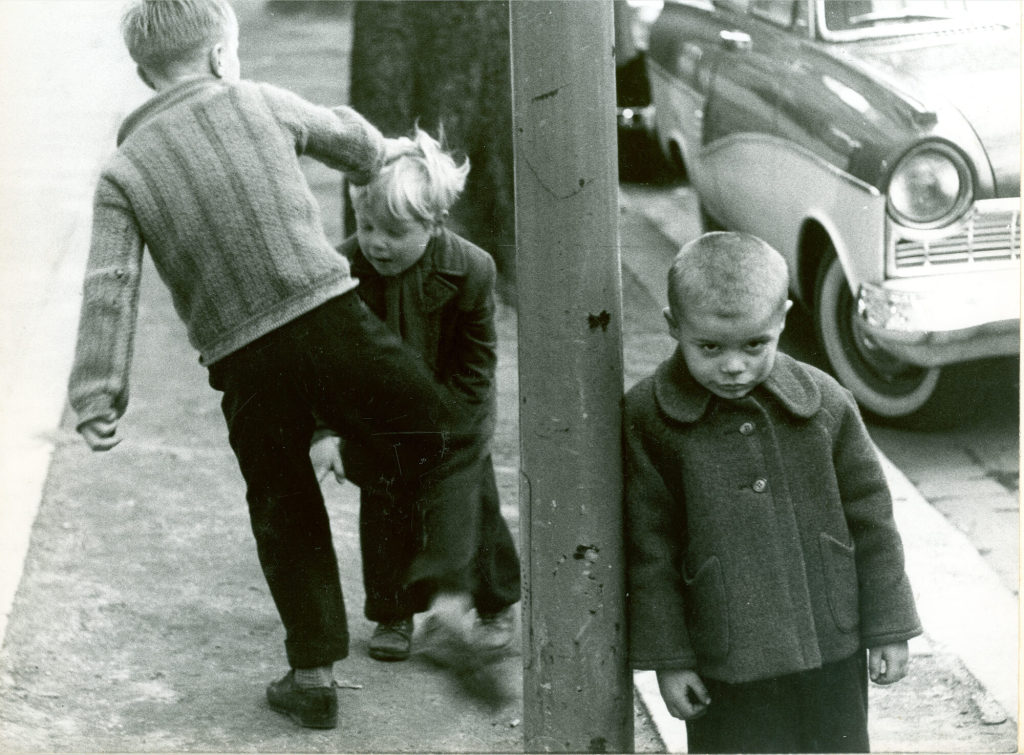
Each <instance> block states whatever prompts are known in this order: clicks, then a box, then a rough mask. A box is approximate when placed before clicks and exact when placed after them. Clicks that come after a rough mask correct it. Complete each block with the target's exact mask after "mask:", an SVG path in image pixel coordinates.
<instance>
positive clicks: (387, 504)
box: [359, 454, 520, 622]
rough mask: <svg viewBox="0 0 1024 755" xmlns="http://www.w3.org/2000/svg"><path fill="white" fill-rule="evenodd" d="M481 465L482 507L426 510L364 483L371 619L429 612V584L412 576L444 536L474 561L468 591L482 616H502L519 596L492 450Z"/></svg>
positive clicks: (478, 494) (362, 532)
mask: <svg viewBox="0 0 1024 755" xmlns="http://www.w3.org/2000/svg"><path fill="white" fill-rule="evenodd" d="M475 466H476V470H477V474H476V479H477V481H478V485H477V487H476V490H475V494H474V495H473V497H472V500H474V501H476V502H477V505H476V506H472V507H470V508H469V509H466V510H457V509H453V508H451V507H448V509H446V510H445V511H443V512H442V511H438V512H422V511H419V510H418V509H417V507H416V506H414V505H410V502H409V501H406V500H401V499H402V497H403V496H402V494H401V493H400V492H396V491H387V490H381V489H374V488H372V487H366V488H363V490H362V491H361V493H360V508H359V539H360V544H361V550H362V554H363V584H364V586H365V588H366V604H365V611H366V618H368V619H369V620H370V621H376V622H390V621H396V620H398V619H404V618H408V617H410V616H412V615H413V614H414V613H418V612H419V611H423V610H426V608H427V607H428V603H429V597H430V596H429V594H428V591H425V590H424V589H423V588H424V586H425V583H424V582H423V581H420V582H418V583H416V584H414V585H410V584H408V581H407V575H408V574H409V569H410V566H411V565H412V562H413V560H414V558H415V557H416V555H417V554H418V553H419V552H420V551H421V550H422V549H423V548H424V547H426V546H429V545H430V542H431V540H436V539H438V538H441V539H444V540H447V541H451V545H450V546H449V547H447V548H446V550H449V549H450V550H463V551H464V557H465V558H469V559H471V560H472V565H471V570H470V574H469V575H468V577H469V584H468V588H469V591H470V592H471V593H472V596H473V603H474V605H475V607H476V609H477V611H478V612H479V613H480V614H493V613H497V612H498V611H500V610H501V609H503V608H505V607H506V606H510V605H512V604H513V603H515V602H516V601H518V600H519V579H520V578H519V557H518V555H517V554H516V547H515V543H514V542H513V541H512V534H511V533H510V532H509V529H508V525H507V524H506V523H505V520H504V518H503V517H502V516H501V503H500V499H499V497H498V485H497V482H496V481H495V478H494V464H493V462H492V460H491V456H490V454H487V455H486V456H482V457H480V458H479V459H478V460H477V462H476V465H475Z"/></svg>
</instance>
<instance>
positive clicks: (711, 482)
mask: <svg viewBox="0 0 1024 755" xmlns="http://www.w3.org/2000/svg"><path fill="white" fill-rule="evenodd" d="M623 432H624V444H625V454H626V461H625V464H626V466H625V473H626V494H625V495H626V517H627V537H628V540H627V548H628V556H629V579H628V585H629V601H628V605H629V618H630V658H631V662H632V665H633V666H634V667H635V668H646V669H672V668H675V669H694V670H696V671H697V672H698V673H699V674H702V675H706V676H708V677H710V678H714V679H719V680H721V681H725V682H732V683H736V682H746V681H753V680H756V679H765V678H769V677H772V676H777V675H781V674H789V673H794V672H798V671H804V670H808V669H814V668H818V667H820V666H821V665H822V664H824V663H829V662H832V661H837V660H840V659H842V658H845V657H847V656H849V655H851V654H852V653H854V652H856V651H858V650H859V649H862V648H866V647H875V646H879V645H883V644H887V643H891V642H899V641H903V640H907V639H909V638H910V637H914V636H916V635H918V634H920V633H921V626H920V622H919V621H918V617H917V612H916V609H915V606H914V598H913V595H912V593H911V590H910V584H909V582H908V580H907V575H906V573H905V571H904V566H903V548H902V544H901V542H900V537H899V534H898V533H897V531H896V526H895V522H894V521H893V515H892V500H891V497H890V495H889V490H888V487H887V484H886V480H885V477H884V475H883V473H882V469H881V466H880V464H879V461H878V458H877V456H876V452H875V448H874V446H873V445H872V443H871V440H870V438H869V437H868V434H867V431H866V429H865V427H864V424H863V422H862V420H861V418H860V414H859V412H858V410H857V406H856V404H855V403H854V400H853V398H852V396H851V395H850V393H849V392H848V391H847V390H846V389H844V388H842V387H841V386H840V385H839V384H838V383H837V382H836V381H835V380H833V379H832V378H831V377H829V376H828V375H826V374H825V373H823V372H821V371H820V370H817V369H815V368H813V367H811V366H809V365H805V364H802V363H800V362H797V361H796V360H794V359H792V358H791V357H789V356H786V355H785V354H779V355H778V357H777V360H776V363H775V366H774V369H773V370H772V372H771V374H770V375H769V377H768V379H767V380H766V381H765V382H764V383H763V384H762V385H760V386H758V387H757V388H756V389H755V390H754V391H753V392H752V393H751V394H750V395H748V396H746V397H745V398H743V399H740V400H738V401H727V400H724V399H720V398H718V397H716V396H714V395H713V394H711V393H710V392H709V391H708V390H707V389H705V388H704V387H703V386H701V385H700V384H699V383H698V382H697V381H696V380H694V379H693V377H692V376H691V375H690V374H689V371H688V370H687V368H686V364H685V361H684V360H683V357H682V354H681V352H680V351H679V350H678V349H677V350H676V353H675V354H674V355H673V356H672V357H671V358H670V359H668V360H666V361H665V362H663V363H662V364H661V365H660V366H659V367H658V368H657V370H656V371H655V374H654V375H652V376H650V377H648V378H646V379H644V380H642V381H641V382H640V383H638V384H637V385H636V386H634V387H633V388H632V389H631V390H630V391H629V392H628V393H627V395H626V398H625V413H624V421H623Z"/></svg>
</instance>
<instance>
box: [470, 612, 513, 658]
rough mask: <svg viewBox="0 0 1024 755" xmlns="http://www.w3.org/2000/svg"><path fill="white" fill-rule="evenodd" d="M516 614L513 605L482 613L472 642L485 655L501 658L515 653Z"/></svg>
mask: <svg viewBox="0 0 1024 755" xmlns="http://www.w3.org/2000/svg"><path fill="white" fill-rule="evenodd" d="M515 629H516V621H515V615H514V613H513V611H512V606H505V608H503V609H501V610H500V611H498V612H497V613H481V614H480V620H479V621H478V622H477V623H476V624H475V625H474V626H473V631H472V634H471V635H470V643H471V644H472V646H473V648H474V649H475V650H476V652H477V653H478V654H480V655H482V656H484V657H496V658H501V657H504V656H507V655H514V654H515V647H514V643H515Z"/></svg>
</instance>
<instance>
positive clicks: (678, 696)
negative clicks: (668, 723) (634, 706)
mask: <svg viewBox="0 0 1024 755" xmlns="http://www.w3.org/2000/svg"><path fill="white" fill-rule="evenodd" d="M658 688H659V689H660V690H661V698H662V699H663V700H664V701H665V707H666V708H668V712H669V713H671V714H672V715H673V716H675V717H676V718H679V719H682V720H683V721H692V720H693V719H695V718H700V717H701V716H703V715H704V714H705V713H707V711H708V706H709V705H711V695H709V694H708V691H707V688H705V687H704V682H702V681H701V679H700V677H699V676H697V672H696V671H689V670H687V669H670V670H665V671H659V672H658Z"/></svg>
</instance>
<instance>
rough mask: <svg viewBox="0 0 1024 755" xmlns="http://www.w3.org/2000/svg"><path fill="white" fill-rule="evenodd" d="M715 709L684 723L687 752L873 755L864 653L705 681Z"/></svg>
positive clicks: (711, 706) (712, 706) (712, 708)
mask: <svg viewBox="0 0 1024 755" xmlns="http://www.w3.org/2000/svg"><path fill="white" fill-rule="evenodd" d="M703 681H704V684H705V686H706V687H707V689H708V694H710V695H711V705H709V706H708V712H707V714H706V715H704V716H703V717H702V718H698V719H697V720H695V721H687V722H686V736H687V743H688V746H687V751H688V752H731V753H747V752H776V753H782V752H828V753H832V752H869V751H870V748H869V745H868V676H867V661H866V657H865V653H863V652H858V653H855V654H854V655H852V656H850V657H849V658H846V659H845V660H842V661H837V662H836V663H829V664H826V665H824V666H823V667H822V668H820V669H814V670H812V671H804V672H801V673H798V674H787V675H786V676H779V677H775V678H773V679H765V680H762V681H756V682H747V683H744V684H726V683H724V682H719V681H716V680H714V679H704V680H703Z"/></svg>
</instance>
